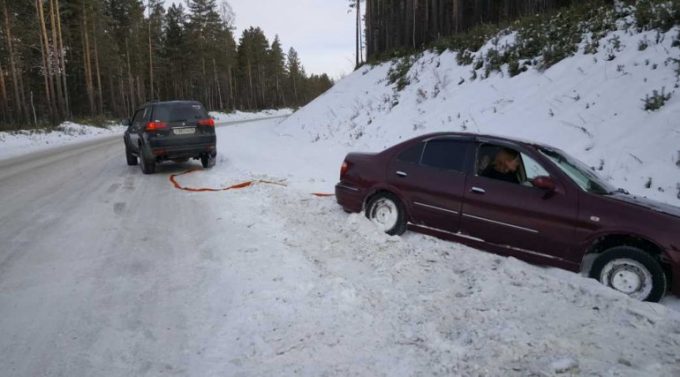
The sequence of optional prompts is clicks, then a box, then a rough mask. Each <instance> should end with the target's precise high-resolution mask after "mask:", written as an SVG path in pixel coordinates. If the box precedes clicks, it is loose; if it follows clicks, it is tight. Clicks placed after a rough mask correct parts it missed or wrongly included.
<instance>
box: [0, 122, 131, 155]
mask: <svg viewBox="0 0 680 377" xmlns="http://www.w3.org/2000/svg"><path fill="white" fill-rule="evenodd" d="M124 131H125V127H124V126H121V125H109V126H107V127H94V126H88V125H84V124H78V123H73V122H64V123H62V124H60V125H59V126H57V127H56V128H55V129H54V130H49V131H45V130H30V131H26V130H22V131H12V132H0V159H3V158H9V157H13V156H18V155H22V154H26V153H30V152H35V151H37V150H43V149H48V148H53V147H56V146H60V145H65V144H69V143H73V142H78V141H88V140H94V139H98V138H102V137H107V136H113V135H122V134H123V132H124Z"/></svg>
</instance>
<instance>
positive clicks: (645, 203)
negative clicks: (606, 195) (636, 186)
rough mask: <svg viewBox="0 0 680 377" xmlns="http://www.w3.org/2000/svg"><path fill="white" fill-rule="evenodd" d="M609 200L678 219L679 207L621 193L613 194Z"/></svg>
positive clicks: (679, 215) (679, 216)
mask: <svg viewBox="0 0 680 377" xmlns="http://www.w3.org/2000/svg"><path fill="white" fill-rule="evenodd" d="M611 198H613V199H616V200H620V201H623V202H626V203H630V204H635V205H638V206H640V207H645V208H648V209H651V210H653V211H656V212H661V213H665V214H667V215H671V216H675V217H678V218H680V207H676V206H673V205H670V204H666V203H662V202H658V201H656V200H652V199H647V198H643V197H639V196H635V195H628V194H623V193H614V194H612V195H611Z"/></svg>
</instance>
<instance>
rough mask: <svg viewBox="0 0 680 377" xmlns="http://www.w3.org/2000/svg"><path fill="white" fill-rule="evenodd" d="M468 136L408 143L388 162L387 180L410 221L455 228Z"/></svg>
mask: <svg viewBox="0 0 680 377" xmlns="http://www.w3.org/2000/svg"><path fill="white" fill-rule="evenodd" d="M471 145H472V144H471V140H470V139H468V138H465V137H453V136H447V137H436V138H432V139H428V140H424V141H419V142H417V143H416V144H412V145H411V146H408V147H407V148H405V149H404V150H402V151H400V153H399V154H397V155H396V156H395V157H394V159H393V160H392V161H391V162H390V164H389V165H388V171H387V181H388V182H389V184H390V185H392V186H395V187H397V188H398V189H399V191H400V193H401V194H402V197H403V198H404V199H405V201H406V203H405V205H406V206H407V207H408V210H409V214H410V221H411V222H412V223H414V224H417V225H421V226H426V227H431V228H435V229H439V230H444V231H447V232H457V231H458V227H459V222H460V213H461V207H462V201H463V196H464V192H465V191H464V190H465V179H466V173H465V171H466V166H467V162H468V155H469V154H470V153H469V152H470V149H471Z"/></svg>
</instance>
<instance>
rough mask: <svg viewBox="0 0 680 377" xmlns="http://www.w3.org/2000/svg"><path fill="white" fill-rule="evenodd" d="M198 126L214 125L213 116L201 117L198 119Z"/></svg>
mask: <svg viewBox="0 0 680 377" xmlns="http://www.w3.org/2000/svg"><path fill="white" fill-rule="evenodd" d="M198 125H199V126H208V127H215V120H214V119H213V118H208V119H201V120H199V121H198Z"/></svg>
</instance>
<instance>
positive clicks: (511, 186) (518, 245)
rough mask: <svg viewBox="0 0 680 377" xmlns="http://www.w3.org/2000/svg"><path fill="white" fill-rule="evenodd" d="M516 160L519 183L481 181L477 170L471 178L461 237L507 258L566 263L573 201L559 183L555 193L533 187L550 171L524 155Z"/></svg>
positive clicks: (573, 195) (572, 195)
mask: <svg viewBox="0 0 680 377" xmlns="http://www.w3.org/2000/svg"><path fill="white" fill-rule="evenodd" d="M487 145H488V144H487ZM478 155H479V153H478ZM519 155H520V158H521V159H522V164H521V165H520V169H521V171H520V172H518V175H519V176H520V183H511V182H506V181H503V180H498V179H493V178H487V177H484V176H481V175H480V174H479V169H478V168H476V169H475V171H476V172H477V174H471V175H470V177H469V178H468V180H467V184H466V188H465V204H464V205H463V209H462V217H461V232H462V233H463V234H467V235H470V236H473V237H475V238H480V239H482V240H484V241H485V242H488V243H491V244H494V245H499V246H504V247H505V248H506V249H507V251H508V254H511V255H516V256H519V257H523V258H525V259H534V260H536V259H538V261H539V262H541V263H546V262H547V263H550V262H552V263H555V262H557V263H558V264H559V263H563V262H566V260H567V259H568V255H569V245H570V244H571V243H572V238H573V237H574V229H575V225H576V224H575V221H576V216H577V211H578V208H577V199H576V198H577V195H576V193H574V192H569V191H568V187H566V186H565V185H562V184H560V182H559V181H557V187H556V188H555V190H554V191H546V190H543V189H539V188H536V187H533V186H532V185H531V184H530V180H531V178H534V176H541V175H548V174H549V173H548V170H546V169H545V168H544V167H543V166H542V165H541V164H539V163H538V162H536V160H535V159H534V158H532V157H531V156H529V155H528V153H520V154H519ZM477 165H479V161H478V164H477Z"/></svg>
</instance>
